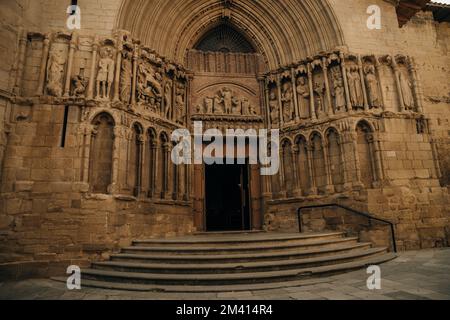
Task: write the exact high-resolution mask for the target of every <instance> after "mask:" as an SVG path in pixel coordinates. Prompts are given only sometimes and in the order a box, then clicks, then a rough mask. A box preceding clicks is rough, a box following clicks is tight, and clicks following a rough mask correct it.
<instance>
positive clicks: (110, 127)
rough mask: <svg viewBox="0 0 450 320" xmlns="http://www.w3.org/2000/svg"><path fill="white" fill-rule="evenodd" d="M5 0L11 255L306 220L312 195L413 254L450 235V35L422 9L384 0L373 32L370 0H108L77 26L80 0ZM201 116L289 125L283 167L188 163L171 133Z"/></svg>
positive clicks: (219, 124) (80, 251) (2, 254)
mask: <svg viewBox="0 0 450 320" xmlns="http://www.w3.org/2000/svg"><path fill="white" fill-rule="evenodd" d="M6 2H8V3H9V6H7V7H6V6H5V8H4V10H3V9H2V14H3V12H5V13H8V14H9V15H10V17H11V18H9V17H6V18H5V21H7V22H5V23H9V24H10V25H9V28H5V31H4V32H3V33H0V37H1V41H2V44H1V45H2V46H3V47H4V48H3V49H5V50H4V52H6V54H4V53H2V55H1V56H2V57H3V58H4V59H3V60H4V61H5V62H0V65H1V66H2V69H1V82H0V86H1V87H0V106H1V110H2V115H4V117H3V118H2V120H1V121H2V123H1V128H0V129H1V132H2V136H1V154H0V155H1V165H2V166H1V168H2V169H1V177H2V179H1V195H0V204H1V210H2V211H1V212H0V248H1V251H0V263H1V262H5V263H6V262H16V261H42V260H44V261H65V260H70V259H85V258H98V257H101V256H102V255H105V254H107V253H108V252H111V251H113V250H115V249H117V248H118V247H120V246H122V245H126V244H127V243H129V242H130V241H131V240H133V239H138V238H155V237H171V236H176V235H185V234H191V233H193V232H199V231H201V232H203V231H223V230H266V231H280V232H288V231H297V230H298V223H297V216H296V210H297V209H298V208H299V207H300V206H305V205H320V204H331V203H340V204H345V205H348V206H351V207H353V208H357V209H359V210H362V211H366V212H370V213H371V214H372V215H373V216H375V217H379V218H384V219H388V220H390V221H392V222H393V223H394V224H395V228H396V232H397V238H398V239H397V240H398V246H399V248H400V249H403V250H407V249H412V248H425V247H439V246H446V245H448V241H449V235H450V229H449V228H450V223H449V211H448V210H449V209H448V208H449V207H450V206H449V194H448V182H449V172H450V165H449V163H450V160H449V156H448V155H449V153H448V150H449V147H448V146H449V137H448V132H449V130H450V127H449V121H450V116H449V114H450V113H449V112H448V111H449V97H448V92H449V91H450V89H449V88H450V86H449V83H448V65H449V60H448V57H449V55H448V51H447V50H448V48H447V46H446V43H448V35H449V34H450V33H449V32H448V23H446V22H441V23H440V22H438V21H436V20H434V18H433V14H432V13H431V12H430V11H427V9H426V8H425V7H424V10H423V11H421V12H418V13H417V14H416V16H415V17H414V18H412V20H410V21H409V22H407V23H406V25H405V26H403V27H402V29H400V27H399V26H398V20H397V19H398V15H399V14H400V13H399V12H398V11H399V10H396V7H395V3H393V2H394V1H381V0H380V1H376V2H377V3H378V5H379V6H380V7H381V9H382V10H383V14H384V16H383V17H384V18H383V26H382V28H381V29H379V30H369V29H368V28H367V27H366V20H367V18H368V16H367V12H366V11H367V7H368V6H369V5H370V4H369V2H371V1H361V0H348V1H345V2H346V4H345V5H344V4H343V2H342V1H337V0H327V1H322V0H321V1H315V0H313V1H300V0H278V1H271V0H259V1H247V0H171V1H166V0H149V1H135V0H114V1H96V2H95V3H96V4H92V5H90V6H88V8H90V9H88V8H86V9H84V10H82V13H83V20H82V27H81V29H80V30H75V31H73V30H69V29H67V27H66V18H67V16H65V9H66V7H67V5H68V3H64V2H65V1H58V2H61V3H62V4H54V1H53V2H51V1H46V0H42V1H36V2H39V3H40V4H41V5H42V7H46V6H54V8H53V9H54V10H47V11H45V12H41V11H39V10H42V9H40V8H38V7H34V6H33V7H30V9H27V10H34V11H35V12H36V13H37V14H36V16H39V20H36V19H37V18H30V15H27V16H24V17H21V18H20V19H19V18H18V16H20V15H21V13H20V12H21V11H20V10H19V9H18V6H19V5H18V3H20V2H21V1H18V0H17V1H16V0H8V1H6ZM50 2H51V3H52V4H50ZM67 2H69V1H67ZM103 2H108V4H107V5H106V6H103V7H102V5H101V4H102V3H103ZM86 3H87V0H86V1H78V4H79V5H80V7H81V8H83V5H86ZM97 3H98V6H99V7H98V8H97V7H96V6H97ZM3 5H4V4H3V1H2V4H1V5H0V7H1V6H3ZM105 7H107V9H105ZM349 8H351V9H349ZM447 9H448V8H447ZM447 9H445V7H444V8H443V9H442V10H447ZM59 10H61V13H60V14H56V13H55V12H59ZM102 10H106V12H105V11H102ZM349 10H351V12H352V14H354V19H348V14H349ZM33 16H34V15H33ZM14 17H15V18H14ZM30 19H31V20H30ZM33 19H34V20H33ZM349 20H351V21H352V22H349ZM355 21H358V23H361V27H360V28H361V29H360V30H362V31H361V33H360V34H359V33H358V34H356V33H355V31H354V25H352V23H356V22H355ZM402 21H403V22H405V21H406V20H402ZM387 30H390V32H391V33H389V36H387V34H388V33H387V32H388V31H387ZM418 35H420V38H417V37H418ZM436 39H438V40H436ZM194 122H202V124H203V128H204V130H208V129H216V130H217V131H219V132H222V133H224V132H225V131H226V130H227V129H242V130H255V131H257V130H261V129H266V130H270V129H279V130H280V135H281V140H280V142H279V158H280V170H279V172H278V174H276V175H274V176H263V175H261V174H260V165H255V164H251V163H249V161H248V160H249V158H250V157H251V156H252V153H253V152H255V150H253V149H252V148H250V147H249V146H248V145H247V146H246V147H245V148H244V149H245V150H240V149H239V150H238V148H237V149H236V150H235V155H236V156H235V157H234V159H233V160H236V161H235V163H234V164H233V165H217V164H216V165H207V164H182V165H175V164H174V163H173V162H172V159H171V153H172V150H173V148H174V146H175V142H174V141H172V139H171V134H172V132H173V131H174V130H176V129H187V130H189V132H194V130H193V129H194V128H193V125H194ZM207 146H208V144H207V143H206V144H205V147H207ZM239 155H240V156H239ZM237 160H240V161H239V162H238V161H237ZM225 162H226V160H225ZM303 222H304V225H305V228H307V229H308V230H309V231H321V230H325V229H330V228H331V229H336V228H338V227H337V226H338V225H339V224H340V223H341V222H342V219H341V218H340V216H339V211H336V210H331V209H330V210H328V209H321V210H319V211H316V212H315V213H314V214H313V213H312V212H311V214H307V215H305V216H304V221H303ZM347 222H348V221H347ZM348 223H350V222H348ZM366 237H368V238H370V239H371V240H372V241H373V242H379V243H383V241H386V234H385V232H384V231H382V230H376V231H374V232H372V233H368V234H366Z"/></svg>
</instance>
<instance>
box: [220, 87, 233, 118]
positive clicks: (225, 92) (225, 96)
mask: <svg viewBox="0 0 450 320" xmlns="http://www.w3.org/2000/svg"><path fill="white" fill-rule="evenodd" d="M220 93H221V95H222V101H223V105H224V108H225V113H226V114H231V113H232V108H233V94H232V92H231V90H230V89H229V88H223V89H222V90H221V92H220Z"/></svg>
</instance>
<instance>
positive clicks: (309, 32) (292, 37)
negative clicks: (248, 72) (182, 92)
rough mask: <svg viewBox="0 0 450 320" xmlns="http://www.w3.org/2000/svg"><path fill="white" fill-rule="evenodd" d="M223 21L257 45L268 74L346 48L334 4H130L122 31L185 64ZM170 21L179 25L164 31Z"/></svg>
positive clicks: (290, 0)
mask: <svg viewBox="0 0 450 320" xmlns="http://www.w3.org/2000/svg"><path fill="white" fill-rule="evenodd" d="M225 9H226V11H227V14H224V12H225V11H224V10H225ZM286 13H289V14H286ZM223 17H228V21H229V23H231V24H233V25H234V26H236V27H237V29H238V30H242V31H245V33H246V35H247V36H248V38H250V39H252V41H253V44H254V45H255V47H257V48H258V51H259V53H261V54H263V55H264V56H265V58H266V62H267V65H268V69H275V68H277V67H278V66H279V65H280V64H281V65H284V64H289V63H291V62H292V61H296V60H299V59H302V58H304V57H307V56H308V55H312V54H314V53H315V52H320V51H322V50H330V49H333V48H335V47H337V46H340V45H342V44H343V43H344V40H343V35H342V33H341V30H340V27H339V25H338V22H337V19H336V17H335V15H334V13H333V10H332V9H331V6H330V5H329V3H328V1H298V0H280V1H275V2H274V1H271V0H261V1H246V0H238V1H233V2H232V3H231V4H230V5H229V6H228V7H226V8H225V7H224V6H223V4H222V3H220V2H218V1H217V0H195V1H194V0H174V1H165V0H153V1H134V0H126V1H124V3H123V5H122V7H121V10H120V12H119V15H118V22H117V25H116V27H117V28H119V29H125V30H130V31H131V32H132V33H133V34H134V35H136V36H137V37H139V38H140V39H142V41H143V42H144V43H145V44H149V45H155V46H156V47H155V49H156V50H157V51H158V52H161V53H162V54H165V55H167V56H168V57H169V58H171V59H174V60H177V61H182V60H183V59H184V58H185V53H186V51H187V50H188V49H191V48H193V46H194V44H195V43H196V42H197V41H198V39H199V38H201V36H202V35H203V34H204V33H205V32H206V31H208V30H209V29H210V28H212V27H214V26H216V25H217V24H218V23H222V22H223V21H224V20H223ZM166 21H173V22H174V23H173V24H172V25H171V28H160V26H161V25H164V23H165V22H166ZM268 21H270V23H268ZM174 39H178V41H174Z"/></svg>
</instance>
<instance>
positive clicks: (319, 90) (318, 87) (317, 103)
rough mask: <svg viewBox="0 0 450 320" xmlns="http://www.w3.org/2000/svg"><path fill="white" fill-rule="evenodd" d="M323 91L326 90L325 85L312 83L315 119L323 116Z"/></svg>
mask: <svg viewBox="0 0 450 320" xmlns="http://www.w3.org/2000/svg"><path fill="white" fill-rule="evenodd" d="M325 90H326V89H325V84H324V83H323V82H315V83H314V107H315V111H316V116H317V117H321V116H323V115H324V114H325V109H324V101H325V99H324V97H325Z"/></svg>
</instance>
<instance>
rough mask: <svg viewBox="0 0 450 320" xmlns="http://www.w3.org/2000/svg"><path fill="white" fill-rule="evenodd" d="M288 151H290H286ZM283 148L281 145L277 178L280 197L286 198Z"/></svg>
mask: <svg viewBox="0 0 450 320" xmlns="http://www.w3.org/2000/svg"><path fill="white" fill-rule="evenodd" d="M288 152H290V151H288ZM284 159H285V156H284V148H283V147H281V161H280V171H279V174H278V179H279V183H280V194H279V195H280V197H281V198H286V197H287V190H286V177H285V175H286V171H285V163H284Z"/></svg>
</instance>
